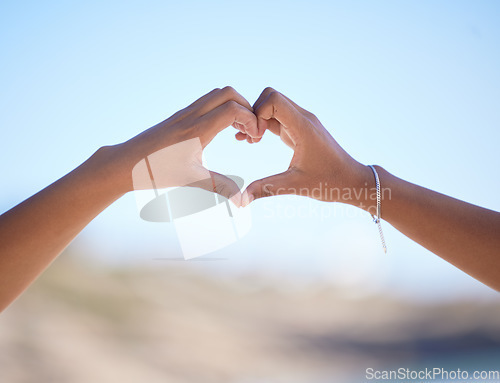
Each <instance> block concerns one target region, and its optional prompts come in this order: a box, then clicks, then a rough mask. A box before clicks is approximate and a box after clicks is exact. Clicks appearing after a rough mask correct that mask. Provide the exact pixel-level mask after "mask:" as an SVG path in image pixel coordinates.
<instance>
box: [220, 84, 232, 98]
mask: <svg viewBox="0 0 500 383" xmlns="http://www.w3.org/2000/svg"><path fill="white" fill-rule="evenodd" d="M221 92H222V93H223V94H224V95H227V96H228V97H232V96H234V95H236V90H235V89H234V88H233V87H232V86H229V85H228V86H225V87H224V88H222V89H221Z"/></svg>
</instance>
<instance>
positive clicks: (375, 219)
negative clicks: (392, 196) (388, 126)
mask: <svg viewBox="0 0 500 383" xmlns="http://www.w3.org/2000/svg"><path fill="white" fill-rule="evenodd" d="M368 166H369V167H370V169H371V170H372V171H373V174H374V175H375V185H376V186H377V215H372V217H373V222H375V223H376V224H377V225H378V232H379V233H380V240H381V241H382V247H383V249H384V253H386V254H387V246H386V245H385V239H384V233H383V232H382V225H381V224H380V200H381V199H382V198H381V191H380V179H379V178H378V173H377V170H375V167H374V166H373V165H368Z"/></svg>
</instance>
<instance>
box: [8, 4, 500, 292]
mask: <svg viewBox="0 0 500 383" xmlns="http://www.w3.org/2000/svg"><path fill="white" fill-rule="evenodd" d="M499 19H500V5H499V4H498V2H495V1H474V2H473V1H469V2H465V1H441V2H433V1H406V2H396V1H376V2H371V1H349V2H347V1H345V2H332V1H323V2H321V1H316V2H314V1H312V2H303V3H302V2H294V1H286V2H285V1H261V2H259V1H252V2H168V1H135V2H134V1H119V2H118V1H105V2H101V1H86V2H81V3H79V4H75V3H74V2H69V1H66V2H64V1H60V2H59V1H52V2H44V3H43V4H42V3H41V2H35V1H31V2H30V1H12V2H2V4H1V5H0V63H1V64H0V65H1V68H2V70H1V71H0V108H1V109H0V110H1V113H0V131H1V137H2V139H1V140H0V151H1V153H2V154H1V155H2V158H3V161H2V163H1V165H0V172H1V174H2V179H3V181H2V188H1V189H0V193H1V196H0V204H1V208H2V211H5V210H7V209H9V208H10V207H12V206H14V205H15V204H16V203H18V202H20V201H21V200H23V199H24V198H27V197H28V196H30V195H32V194H33V193H35V192H36V191H38V190H40V189H41V188H43V187H44V186H46V185H47V184H49V183H51V182H53V181H54V180H56V179H58V178H59V177H60V176H62V175H64V174H65V173H67V172H68V171H70V170H71V169H73V168H74V167H75V166H77V165H78V164H80V163H81V162H82V161H84V160H85V159H86V158H87V157H88V156H89V155H91V154H92V153H93V152H94V151H95V150H96V149H97V148H98V147H100V146H102V145H107V144H113V143H118V142H122V141H124V140H126V139H128V138H130V137H131V136H134V135H136V134H138V133H139V132H141V131H142V130H144V129H146V128H148V127H150V126H151V125H154V124H156V123H157V122H159V121H161V120H163V119H165V118H166V117H168V116H169V115H171V114H172V113H174V112H175V111H177V110H178V109H180V108H183V107H184V106H186V105H187V104H189V103H190V102H192V101H193V100H195V99H196V98H198V97H199V96H201V95H202V94H204V93H206V92H208V91H210V90H211V89H213V88H215V87H222V86H225V85H232V86H233V87H235V88H236V89H237V90H238V91H239V92H240V93H241V94H242V95H243V96H245V97H246V98H247V99H248V100H249V101H250V102H251V103H253V101H254V100H255V99H256V98H257V97H258V95H259V93H260V92H261V91H262V90H263V89H264V88H265V87H266V86H272V87H274V88H276V89H278V90H279V91H281V92H283V93H284V94H286V95H287V96H289V97H290V98H292V99H293V100H294V101H296V102H297V103H298V104H300V105H301V106H303V107H304V108H306V109H308V110H310V111H312V112H313V113H315V114H316V115H317V116H318V117H319V118H320V120H321V121H322V123H323V124H324V125H325V127H326V128H327V129H328V130H329V131H330V132H331V133H332V135H333V136H334V137H335V138H336V139H337V140H338V142H339V143H340V144H341V145H342V146H343V147H344V148H345V149H346V150H347V151H348V152H349V153H350V154H351V155H352V156H353V157H355V158H356V159H357V160H358V161H360V162H363V163H366V164H369V163H370V164H371V163H376V164H380V165H382V166H384V167H385V168H386V169H388V170H389V171H391V172H393V173H394V174H396V175H398V176H400V177H402V178H404V179H407V180H409V181H412V182H415V183H418V184H421V185H423V186H426V187H429V188H432V189H435V190H438V191H440V192H443V193H446V194H450V195H453V196H455V197H457V198H461V199H464V200H466V201H469V202H472V203H476V204H478V205H482V206H485V207H488V208H491V209H495V210H500V200H499V198H498V195H499V192H500V180H499V179H498V168H499V165H500V161H499V154H498V149H497V148H498V143H499V142H500V129H499V126H500V109H499V108H498V105H499V100H500V76H499V73H500V72H499V68H500V24H499V23H498V20H499ZM233 134H234V132H233V131H232V130H231V129H227V130H226V131H224V132H223V133H222V134H221V135H220V136H218V137H217V138H216V139H215V140H214V142H213V143H212V145H211V146H210V147H209V148H207V150H206V159H207V161H208V164H209V165H210V166H211V167H212V168H213V169H214V170H218V171H220V172H226V173H228V174H237V175H240V176H242V177H243V178H244V179H245V180H247V181H251V180H254V179H257V178H260V177H263V176H265V175H268V174H271V173H274V172H279V171H282V170H284V169H286V167H287V164H288V162H289V160H290V158H291V152H290V150H289V149H288V148H286V147H284V145H282V144H281V142H280V141H279V140H278V139H277V138H276V137H272V136H271V135H269V136H266V137H265V138H264V140H263V141H262V142H261V143H259V144H258V145H247V144H245V143H241V142H236V141H235V140H234V138H233ZM287 209H288V210H287ZM290 209H292V210H290ZM318 211H323V212H326V213H323V214H327V215H328V217H326V218H318V216H317V215H316V214H318V213H315V212H318ZM252 216H253V228H252V230H251V232H250V234H249V235H247V237H245V238H244V239H242V240H241V241H239V242H237V243H235V244H233V245H231V246H230V247H228V248H226V249H224V250H221V251H219V252H217V253H214V254H213V256H214V257H221V258H227V259H228V261H227V262H211V263H210V264H208V263H207V264H203V263H202V262H199V263H197V264H195V263H193V265H194V266H193V267H201V268H202V269H206V270H207V271H210V272H212V271H213V272H222V273H225V272H231V271H234V270H237V271H243V272H245V271H249V270H259V271H260V272H266V273H271V274H272V273H274V274H276V275H278V276H280V278H284V279H286V278H288V279H293V280H296V281H297V280H305V281H310V280H328V281H333V283H338V284H340V285H342V286H344V287H345V289H346V291H351V290H352V291H365V290H366V291H378V289H380V290H383V291H387V290H390V291H398V292H400V293H401V294H411V295H412V296H415V297H429V296H432V295H438V296H441V295H442V296H446V297H459V296H464V295H465V296H467V295H471V296H474V297H483V298H485V299H486V298H488V297H493V295H492V293H491V292H490V291H489V290H488V289H487V288H486V287H484V286H482V285H481V284H479V283H478V282H476V281H474V280H472V279H471V278H470V277H468V276H467V275H465V274H463V273H462V272H460V271H457V270H455V269H454V268H453V267H451V266H449V265H448V264H446V263H445V262H444V261H442V260H440V259H439V258H437V257H436V256H434V255H432V254H430V253H429V252H428V251H426V250H424V249H422V248H421V247H420V246H418V245H416V244H414V243H413V242H412V241H410V240H409V239H407V238H405V237H404V236H402V235H401V234H399V233H397V232H396V231H395V230H394V229H392V228H391V227H390V226H389V225H388V224H387V223H386V224H385V225H384V229H385V231H386V237H387V243H388V249H389V254H388V255H387V256H385V255H384V254H383V253H382V250H381V247H380V244H379V242H378V237H377V230H376V226H375V225H373V223H372V222H371V220H370V217H369V216H368V215H367V214H366V213H363V212H358V211H356V210H355V209H353V208H349V207H343V206H341V205H334V204H329V205H328V204H324V203H319V202H315V201H309V200H306V199H303V198H298V197H291V196H287V197H277V198H274V199H268V200H262V201H257V202H256V203H254V204H253V206H252ZM76 243H77V244H80V245H82V246H83V245H85V246H87V247H88V248H90V249H92V250H93V251H94V252H95V253H96V254H99V256H100V257H104V258H106V259H111V260H113V261H116V260H121V259H124V260H131V259H132V260H135V261H137V260H142V258H141V257H144V259H143V261H144V262H151V260H150V259H151V257H150V256H145V255H143V254H149V251H154V252H159V253H167V254H176V253H178V252H179V251H180V250H179V245H178V243H177V242H176V237H175V233H174V231H173V228H172V227H171V226H168V225H154V224H150V223H146V222H142V221H140V219H139V217H138V214H137V211H136V209H135V202H134V197H133V196H132V195H127V196H125V197H124V198H123V199H122V200H120V201H118V202H117V203H116V204H115V205H113V206H112V207H110V208H109V209H108V210H107V211H106V212H104V213H103V214H102V215H101V216H100V217H98V218H97V219H96V220H95V221H94V222H92V223H91V224H90V225H89V227H88V228H87V229H86V230H85V231H84V232H83V233H82V235H81V236H80V237H79V238H78V239H77V242H76ZM360 265H363V266H362V267H361V266H360Z"/></svg>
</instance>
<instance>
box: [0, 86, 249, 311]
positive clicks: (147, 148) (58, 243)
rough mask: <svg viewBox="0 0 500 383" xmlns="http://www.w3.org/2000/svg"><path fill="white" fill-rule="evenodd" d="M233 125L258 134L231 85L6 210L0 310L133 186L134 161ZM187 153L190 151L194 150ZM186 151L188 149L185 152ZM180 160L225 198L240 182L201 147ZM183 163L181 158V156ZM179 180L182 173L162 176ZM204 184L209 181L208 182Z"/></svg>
mask: <svg viewBox="0 0 500 383" xmlns="http://www.w3.org/2000/svg"><path fill="white" fill-rule="evenodd" d="M229 125H233V126H234V127H236V128H237V129H239V130H240V131H242V132H245V134H246V135H247V136H248V139H249V141H250V142H252V141H253V139H254V138H255V140H258V133H257V132H258V131H257V124H256V118H255V115H254V114H253V113H252V108H251V107H250V104H249V103H248V102H247V101H246V100H245V99H244V98H243V97H241V95H239V94H238V93H237V92H236V91H234V90H233V89H232V88H229V87H228V88H224V89H215V90H213V91H212V92H210V93H208V94H206V95H205V96H203V97H202V98H200V99H199V100H197V101H195V102H194V103H193V104H191V105H190V106H188V107H187V108H185V109H183V110H181V111H179V112H177V113H176V114H174V115H173V116H172V117H170V118H169V119H167V120H165V121H163V122H161V123H160V124H158V125H156V126H154V127H152V128H150V129H148V130H146V131H145V132H143V133H141V134H140V135H138V136H136V137H134V138H132V139H131V140H129V141H127V142H125V143H123V144H119V145H115V146H110V147H103V148H101V149H99V150H98V151H97V152H96V153H95V154H94V155H93V156H92V157H90V158H89V159H88V160H87V161H85V162H84V163H83V164H82V165H81V166H79V167H78V168H76V169H75V170H73V171H72V172H71V173H69V174H68V175H66V176H64V177H63V178H61V179H60V180H58V181H56V182H55V183H53V184H52V185H50V186H48V187H47V188H45V189H43V190H42V191H40V192H39V193H37V194H35V195H34V196H32V197H31V198H29V199H27V200H26V201H24V202H22V203H20V204H19V205H17V206H15V207H14V208H12V209H11V210H9V211H8V212H6V213H4V214H3V215H1V216H0V311H1V310H3V309H4V308H5V307H7V306H8V304H9V303H10V302H12V301H13V300H14V299H15V298H16V297H17V296H18V295H19V294H21V293H22V292H23V291H24V290H25V289H26V288H27V287H28V286H29V285H30V284H31V283H32V282H33V280H34V279H35V278H36V277H37V276H38V275H39V274H40V273H41V272H42V271H43V270H44V269H45V268H46V267H47V266H48V265H49V264H50V263H51V262H52V261H53V260H54V258H55V257H57V255H59V254H60V253H61V251H62V250H63V249H64V248H65V247H66V246H67V245H68V244H69V243H70V242H71V241H72V240H73V238H74V237H75V236H76V235H77V234H78V233H79V232H80V231H81V230H82V229H83V228H84V227H85V226H86V225H87V224H88V223H89V222H90V221H91V220H92V219H94V218H95V217H96V216H97V215H98V214H99V213H100V212H101V211H103V210H104V209H105V208H106V207H107V206H109V205H110V204H112V203H113V202H114V201H116V200H117V199H118V198H120V197H121V196H122V195H123V194H125V193H127V192H128V191H131V190H133V185H132V179H131V173H132V169H133V167H134V166H135V165H136V164H137V163H138V162H139V161H140V160H142V159H143V158H144V157H146V156H149V155H150V154H152V153H154V152H156V151H158V150H160V149H162V148H165V147H169V146H172V145H175V144H177V143H180V142H185V141H188V140H191V139H193V138H198V139H199V142H200V146H201V147H202V148H204V147H205V146H206V145H208V143H209V142H210V141H211V140H212V139H213V138H214V137H215V135H216V134H217V133H218V132H220V131H221V130H222V129H224V128H226V127H227V126H229ZM188 154H189V153H188ZM183 155H184V156H185V157H186V153H183ZM186 158H187V160H186V163H176V164H175V169H172V168H170V169H169V168H166V169H165V171H166V172H167V173H168V172H169V170H175V172H172V173H175V174H181V175H182V176H185V175H186V173H189V172H198V173H203V170H204V171H205V172H206V174H208V176H209V177H211V178H212V179H213V180H214V181H213V182H212V181H210V182H209V183H208V185H209V188H210V190H212V187H213V185H215V184H217V185H221V187H217V188H216V190H217V191H218V192H219V193H220V194H223V195H224V196H225V197H230V196H232V195H234V194H235V193H236V191H235V190H234V189H235V188H236V189H237V186H236V185H235V184H234V182H232V181H231V180H229V179H227V178H225V177H224V176H222V175H220V174H217V173H214V172H210V173H209V172H208V170H206V169H204V168H203V167H202V165H201V153H198V152H196V153H193V157H192V158H188V157H186ZM177 162H181V161H177ZM164 179H168V181H169V182H170V183H171V184H169V185H162V186H163V187H164V186H174V184H175V182H176V179H172V177H168V174H167V177H164ZM202 187H204V185H202Z"/></svg>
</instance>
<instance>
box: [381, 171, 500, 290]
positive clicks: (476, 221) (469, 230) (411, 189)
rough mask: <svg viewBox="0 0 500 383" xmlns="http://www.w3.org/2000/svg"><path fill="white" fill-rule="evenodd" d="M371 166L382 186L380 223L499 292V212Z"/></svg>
mask: <svg viewBox="0 0 500 383" xmlns="http://www.w3.org/2000/svg"><path fill="white" fill-rule="evenodd" d="M376 168H377V172H378V173H379V177H380V183H381V186H382V189H386V190H385V193H384V195H383V200H382V209H381V214H382V218H383V219H384V220H385V221H387V222H389V223H390V224H391V225H392V226H394V227H395V228H396V229H398V230H399V231H400V232H401V233H403V234H405V235H406V236H407V237H409V238H411V239H413V240H414V241H415V242H417V243H419V244H420V245H422V246H423V247H425V248H426V249H428V250H430V251H432V252H433V253H435V254H436V255H438V256H440V257H441V258H443V259H445V260H446V261H448V262H450V263H451V264H453V265H455V266H456V267H458V268H460V269H461V270H463V271H465V272H466V273H468V274H469V275H471V276H473V277H474V278H476V279H478V280H480V281H482V282H483V283H485V284H487V285H489V286H490V287H492V288H494V289H495V290H500V213H498V212H495V211H492V210H488V209H485V208H482V207H479V206H476V205H472V204H469V203H467V202H464V201H460V200H457V199H455V198H452V197H449V196H446V195H443V194H440V193H437V192H435V191H432V190H429V189H426V188H423V187H421V186H418V185H415V184H412V183H410V182H407V181H404V180H402V179H400V178H398V177H395V176H394V175H392V174H390V173H389V172H387V171H386V170H385V169H383V168H381V167H378V166H377V167H376ZM372 182H373V181H372Z"/></svg>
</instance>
